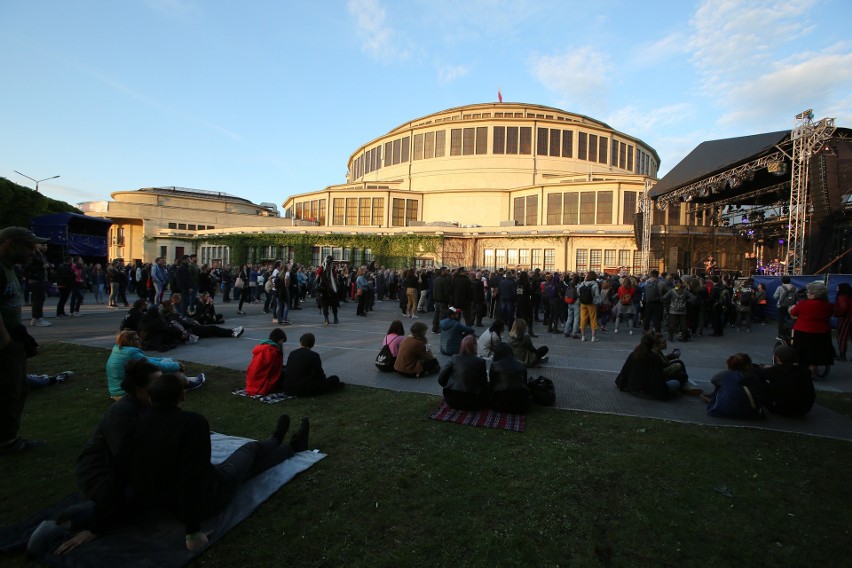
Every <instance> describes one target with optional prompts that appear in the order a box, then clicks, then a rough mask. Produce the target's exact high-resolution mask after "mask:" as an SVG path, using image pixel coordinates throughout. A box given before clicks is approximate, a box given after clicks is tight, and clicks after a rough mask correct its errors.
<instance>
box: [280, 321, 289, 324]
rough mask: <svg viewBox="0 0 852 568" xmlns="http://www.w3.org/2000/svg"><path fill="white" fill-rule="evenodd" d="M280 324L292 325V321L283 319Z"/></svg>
mask: <svg viewBox="0 0 852 568" xmlns="http://www.w3.org/2000/svg"><path fill="white" fill-rule="evenodd" d="M280 324H281V325H290V321H289V320H283V321H281V322H280Z"/></svg>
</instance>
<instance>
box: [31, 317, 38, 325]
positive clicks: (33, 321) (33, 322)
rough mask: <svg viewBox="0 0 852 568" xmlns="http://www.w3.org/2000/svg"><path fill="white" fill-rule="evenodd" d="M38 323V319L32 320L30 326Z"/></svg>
mask: <svg viewBox="0 0 852 568" xmlns="http://www.w3.org/2000/svg"><path fill="white" fill-rule="evenodd" d="M37 321H38V320H37V319H36V318H33V319H31V320H30V325H35V324H36V322H37Z"/></svg>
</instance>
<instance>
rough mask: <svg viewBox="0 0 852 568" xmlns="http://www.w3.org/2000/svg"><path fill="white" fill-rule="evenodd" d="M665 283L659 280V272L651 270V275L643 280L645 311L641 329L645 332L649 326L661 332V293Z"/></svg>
mask: <svg viewBox="0 0 852 568" xmlns="http://www.w3.org/2000/svg"><path fill="white" fill-rule="evenodd" d="M665 291H666V290H665V284H663V283H662V282H661V281H660V272H659V271H658V270H652V271H651V276H650V277H649V278H648V279H647V280H645V313H644V316H643V322H642V325H643V329H644V330H645V333H648V330H650V329H651V328H653V329H654V331H658V332H662V329H663V299H662V297H663V294H664V293H665Z"/></svg>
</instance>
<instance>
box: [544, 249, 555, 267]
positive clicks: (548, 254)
mask: <svg viewBox="0 0 852 568" xmlns="http://www.w3.org/2000/svg"><path fill="white" fill-rule="evenodd" d="M555 265H556V249H544V270H549V271H552V270H553V269H554V267H555Z"/></svg>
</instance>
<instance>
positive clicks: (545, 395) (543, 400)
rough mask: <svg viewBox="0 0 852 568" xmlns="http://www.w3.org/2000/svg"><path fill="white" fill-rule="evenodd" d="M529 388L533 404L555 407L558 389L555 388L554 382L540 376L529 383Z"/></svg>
mask: <svg viewBox="0 0 852 568" xmlns="http://www.w3.org/2000/svg"><path fill="white" fill-rule="evenodd" d="M527 386H528V387H529V389H530V396H531V397H532V401H533V404H537V405H539V406H553V403H555V402H556V388H555V387H554V386H553V381H551V380H550V379H548V378H547V377H544V376H539V377H538V378H537V379H533V380H531V381H530V382H529V383H527Z"/></svg>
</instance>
